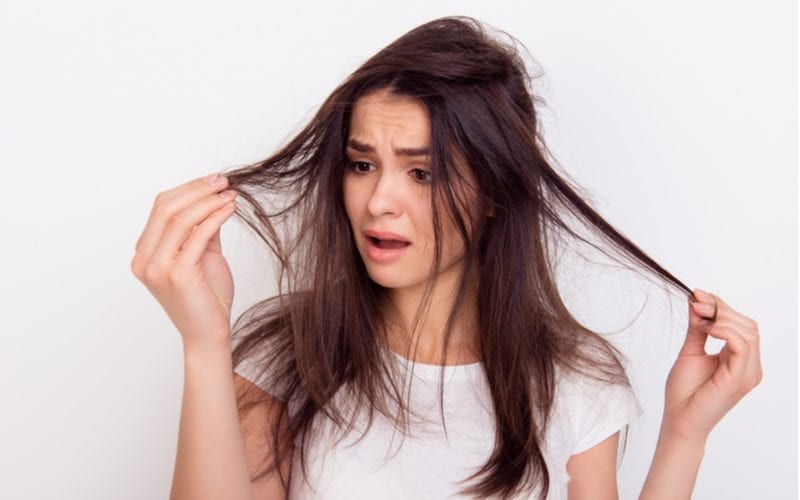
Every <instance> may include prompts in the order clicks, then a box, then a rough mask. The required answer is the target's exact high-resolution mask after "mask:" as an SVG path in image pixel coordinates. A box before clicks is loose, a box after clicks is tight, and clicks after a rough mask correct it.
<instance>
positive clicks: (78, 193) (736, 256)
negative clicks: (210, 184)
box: [0, 0, 797, 499]
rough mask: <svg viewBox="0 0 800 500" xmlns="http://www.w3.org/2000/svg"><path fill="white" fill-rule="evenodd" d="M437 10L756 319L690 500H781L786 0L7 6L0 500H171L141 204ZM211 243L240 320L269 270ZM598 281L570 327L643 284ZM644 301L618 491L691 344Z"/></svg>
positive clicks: (176, 382) (1, 129)
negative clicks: (499, 42)
mask: <svg viewBox="0 0 800 500" xmlns="http://www.w3.org/2000/svg"><path fill="white" fill-rule="evenodd" d="M450 14H467V15H473V16H475V17H478V18H479V19H482V20H484V21H487V22H489V23H491V24H492V25H494V26H496V27H498V28H501V29H503V30H505V31H507V32H509V33H511V34H512V35H514V36H516V37H517V38H519V39H520V40H521V41H522V42H523V43H524V44H525V45H526V46H527V47H528V49H529V50H530V51H531V53H532V54H533V56H534V58H535V59H536V60H537V61H538V62H539V63H540V64H541V65H542V68H543V70H544V72H545V76H544V77H543V78H542V79H540V82H539V85H540V89H541V92H542V94H543V96H544V97H545V99H547V101H548V108H547V109H543V110H542V119H543V120H544V122H545V130H546V132H547V138H548V141H549V144H550V146H551V147H552V149H553V150H554V152H555V155H556V157H557V158H558V159H559V160H560V162H561V163H562V164H563V165H564V168H565V169H567V170H568V171H570V172H571V173H572V174H573V175H574V176H575V177H576V178H577V179H578V180H579V181H580V182H581V183H582V184H583V185H584V186H586V187H587V189H589V190H590V191H591V192H593V193H594V195H595V198H594V202H595V204H596V206H597V207H598V208H599V209H600V211H601V213H603V214H605V215H606V216H607V217H608V219H609V220H610V221H611V222H612V223H614V224H616V225H617V226H618V227H619V228H620V229H621V230H622V231H623V232H624V233H625V234H627V235H628V236H630V237H631V238H632V239H633V240H634V241H635V242H637V243H638V244H639V245H640V246H641V247H642V248H643V249H645V251H647V252H648V253H649V254H650V255H651V256H653V257H654V258H656V260H658V261H659V262H660V263H661V264H663V265H664V266H665V267H666V268H667V269H669V270H670V271H671V272H673V273H674V274H675V275H676V276H678V277H679V278H680V279H682V280H683V281H684V282H686V283H687V284H688V285H689V286H690V287H699V288H703V289H706V290H709V291H711V292H713V293H716V294H718V295H720V296H721V297H722V298H723V299H725V300H726V301H727V302H728V303H729V304H730V305H731V306H733V307H734V308H736V309H738V310H740V311H741V312H743V313H744V314H745V315H747V316H750V317H752V318H754V319H756V320H757V321H758V323H759V327H760V331H761V334H762V338H763V340H762V350H763V362H764V373H765V378H764V381H763V382H762V384H761V385H760V386H759V387H758V388H757V389H756V390H755V391H754V392H752V393H751V394H749V395H748V396H746V397H745V398H744V399H743V400H742V402H741V403H740V405H739V406H737V407H736V408H735V409H734V410H733V411H732V412H731V413H730V414H729V415H728V416H727V417H726V418H725V420H723V422H722V423H721V424H720V425H719V426H718V427H717V428H716V429H715V431H714V433H713V434H712V435H711V437H710V440H709V443H708V446H707V451H706V455H705V460H704V462H703V465H702V467H701V470H700V474H699V478H698V480H697V486H696V490H695V495H694V498H697V499H718V498H725V499H752V498H770V499H788V498H796V495H797V485H796V484H797V483H796V481H797V448H796V443H797V399H796V397H797V385H796V384H797V373H796V366H797V363H796V362H797V357H796V356H797V339H796V333H797V285H796V277H797V260H796V250H797V225H796V215H797V201H796V194H797V146H796V140H797V120H796V117H797V114H796V111H797V100H796V98H797V90H796V84H797V58H796V55H797V52H796V50H797V45H796V26H797V12H796V6H795V3H794V2H791V1H764V2H743V1H735V2H731V1H705V2H698V1H687V0H681V1H670V2H640V1H633V0H628V1H610V0H607V1H604V2H593V1H583V2H579V1H555V0H553V1H531V2H510V1H495V2H492V3H491V6H490V3H489V2H477V1H472V2H464V1H461V2H431V1H413V0H409V1H405V2H401V3H388V2H387V3H379V2H325V3H323V2H320V3H319V4H309V5H303V4H302V3H295V4H291V6H290V4H289V3H282V4H273V3H268V2H242V1H229V2H225V3H222V2H219V3H218V4H211V3H208V2H188V1H186V2H162V1H159V2H154V1H144V2H125V3H122V2H117V3H116V4H115V3H113V2H100V1H95V2H89V1H85V0H84V1H73V2H55V1H50V2H36V1H25V2H22V1H17V2H10V1H9V0H6V1H4V2H2V3H0V68H1V69H0V72H1V73H2V74H1V75H0V165H2V172H3V177H4V183H5V188H4V189H3V195H2V196H1V197H0V223H2V225H1V227H2V230H3V238H2V245H1V246H0V252H2V257H1V258H0V273H1V274H0V294H1V296H0V298H2V300H1V301H0V307H2V311H1V312H2V313H3V314H2V318H3V323H2V328H1V331H2V348H0V384H2V387H0V393H2V411H0V497H3V498H9V499H17V498H25V499H28V498H35V499H45V498H47V499H50V498H70V499H73V498H74V499H109V498H114V499H143V498H166V497H167V495H168V491H169V485H170V481H171V476H172V466H173V461H174V453H175V445H176V439H177V430H178V417H179V412H180V397H181V388H182V377H183V366H182V350H181V343H180V338H179V335H178V333H177V332H176V331H175V329H174V328H173V326H172V324H171V323H170V322H169V319H168V318H167V316H166V314H165V313H164V312H163V310H161V309H160V307H159V306H158V303H157V302H156V301H155V300H154V299H153V298H152V296H150V295H149V294H148V292H147V290H146V289H145V288H144V287H143V286H142V285H141V284H140V283H139V282H138V281H137V280H136V279H135V278H134V276H133V275H132V274H131V272H130V269H129V265H130V260H131V258H132V256H133V248H134V244H135V241H136V239H137V238H138V236H139V233H140V231H141V229H142V228H143V225H144V222H145V220H146V217H147V215H148V212H149V210H150V207H151V204H152V202H153V199H154V197H155V195H156V194H157V193H158V192H159V191H163V190H166V189H168V188H171V187H173V186H175V185H177V184H180V183H183V182H186V181H188V180H190V179H192V178H195V177H199V176H201V175H205V174H208V173H211V172H215V171H219V170H222V169H225V168H229V167H232V166H234V165H237V164H243V163H245V162H249V161H254V160H256V159H259V158H263V157H265V156H267V155H268V154H270V153H271V152H272V151H273V150H274V149H275V148H276V147H277V146H278V145H279V144H280V143H282V142H283V141H284V140H286V139H287V138H288V137H290V134H291V133H292V132H294V131H297V130H298V128H299V126H300V125H301V124H302V123H304V122H305V120H307V119H308V118H309V117H310V115H311V113H312V111H313V110H314V109H316V107H317V106H318V105H319V104H320V103H321V102H322V100H323V99H324V98H325V96H326V95H327V94H328V93H329V92H330V91H331V90H332V89H333V88H334V86H335V85H336V84H337V83H338V82H339V81H341V80H342V79H343V78H344V77H345V76H346V75H347V74H349V73H350V72H351V71H352V70H354V69H355V68H356V66H357V65H358V64H359V63H360V62H361V61H363V60H364V59H365V58H366V57H368V56H369V55H371V54H372V53H374V52H375V51H377V50H378V49H379V48H381V47H383V46H384V45H386V44H387V43H389V42H391V41H392V40H393V39H395V38H396V37H398V36H400V35H401V34H403V33H404V32H406V31H407V30H408V29H410V28H412V27H414V26H416V25H418V24H421V23H423V22H425V21H428V20H431V19H433V18H435V17H439V16H442V15H450ZM223 240H224V245H225V251H226V255H227V256H228V258H229V260H230V262H231V266H232V268H233V270H234V273H235V280H236V285H237V295H236V304H235V305H236V308H237V311H240V310H241V309H242V308H243V307H244V306H245V305H248V304H250V303H252V302H253V301H254V300H256V299H258V298H259V297H261V296H262V295H263V294H264V293H266V290H268V288H269V280H270V276H269V272H268V271H266V269H268V267H269V266H266V264H265V263H264V262H263V261H261V260H259V257H258V256H257V255H256V253H255V251H254V248H253V245H252V244H251V243H248V240H247V239H246V238H245V237H244V236H243V234H242V231H241V228H239V227H237V226H236V225H235V224H227V225H226V226H225V229H224V230H223ZM608 272H609V270H607V271H606V274H605V275H597V276H600V277H602V278H603V279H606V278H607V276H608ZM584 276H591V275H589V274H587V275H584ZM592 286H597V287H598V288H592V287H589V288H587V289H586V293H585V294H584V296H583V297H576V296H573V297H572V298H573V299H580V300H575V305H576V313H577V314H585V315H586V318H587V322H589V323H591V324H592V325H593V326H595V325H596V326H597V327H598V328H605V329H606V330H611V329H620V328H623V327H624V326H626V325H627V324H628V323H629V322H630V321H631V320H633V316H634V314H635V313H636V311H638V308H639V306H641V304H642V301H643V299H642V297H641V296H640V295H637V293H638V292H637V291H635V290H634V291H633V293H629V292H630V291H631V290H633V288H630V287H629V288H627V290H628V291H626V292H623V291H621V290H609V289H608V288H607V286H606V285H603V288H602V289H601V288H599V287H600V285H598V284H595V285H592ZM599 292H602V293H599ZM648 294H649V299H648V302H647V306H646V308H645V310H644V313H643V314H642V315H641V316H640V317H639V318H638V319H637V320H636V321H635V322H633V324H632V325H631V326H630V328H628V330H626V331H625V332H623V333H622V334H620V336H618V337H614V338H616V339H617V340H618V341H619V344H620V345H621V347H622V348H623V349H625V350H626V352H628V353H629V354H630V356H631V358H632V363H633V364H632V366H631V372H632V375H633V376H634V378H635V381H636V386H637V390H638V391H639V394H640V398H641V400H642V404H643V406H644V408H645V412H646V413H645V415H644V417H642V419H640V421H639V422H638V423H637V425H636V426H635V428H634V434H633V436H632V441H631V442H630V443H629V447H628V451H627V454H626V456H625V460H624V462H623V466H622V469H621V471H620V491H621V498H624V499H625V498H635V497H636V495H637V492H638V488H639V487H640V486H641V484H642V482H643V480H644V477H645V475H646V472H647V468H648V466H649V462H650V458H651V456H652V451H653V448H654V444H655V440H656V437H657V431H658V425H659V423H660V411H661V404H662V402H661V397H662V391H663V383H664V380H665V377H666V373H667V371H668V369H669V366H670V365H671V363H672V360H673V358H674V355H675V353H676V352H677V349H678V348H679V346H680V342H681V339H682V335H683V333H684V332H685V326H686V325H685V319H686V311H685V303H684V302H683V301H682V300H685V299H681V298H677V299H675V300H674V301H673V308H674V311H672V312H670V309H669V305H668V304H667V303H666V302H665V296H664V294H663V293H662V294H661V295H659V292H658V289H655V291H653V290H649V291H648ZM619 297H627V299H626V300H618V299H619ZM717 348H718V346H717Z"/></svg>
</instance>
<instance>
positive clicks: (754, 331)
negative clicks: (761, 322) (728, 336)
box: [691, 290, 758, 341]
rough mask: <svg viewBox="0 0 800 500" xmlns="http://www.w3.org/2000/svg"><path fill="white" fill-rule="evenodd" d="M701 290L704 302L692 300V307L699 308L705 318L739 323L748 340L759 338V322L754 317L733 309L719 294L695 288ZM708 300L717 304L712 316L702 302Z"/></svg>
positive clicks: (698, 310)
mask: <svg viewBox="0 0 800 500" xmlns="http://www.w3.org/2000/svg"><path fill="white" fill-rule="evenodd" d="M695 291H696V292H699V294H698V295H701V296H702V295H705V296H704V297H703V300H704V302H702V303H700V302H692V304H693V305H692V306H691V307H692V308H694V309H695V310H697V312H698V314H700V315H701V316H704V317H705V318H707V319H709V320H710V321H711V322H714V323H720V322H731V323H734V324H736V325H737V328H738V329H739V333H740V334H741V335H744V336H745V337H746V338H747V339H748V341H757V340H758V324H757V323H756V322H755V321H754V320H753V319H752V318H749V317H747V316H745V315H744V314H742V313H740V312H739V311H737V310H735V309H733V308H732V307H731V306H730V305H728V303H727V302H725V301H724V300H722V298H720V297H719V296H717V295H715V294H713V293H708V292H704V291H702V290H695ZM706 301H709V302H710V301H713V302H714V304H715V307H716V309H715V312H714V314H712V315H711V316H710V317H709V315H708V314H707V311H708V310H707V309H704V307H703V305H702V304H705V303H707V302H706Z"/></svg>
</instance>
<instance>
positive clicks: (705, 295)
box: [694, 288, 714, 301]
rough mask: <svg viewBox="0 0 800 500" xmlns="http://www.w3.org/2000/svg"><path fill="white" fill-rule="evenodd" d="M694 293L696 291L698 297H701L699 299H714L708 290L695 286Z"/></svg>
mask: <svg viewBox="0 0 800 500" xmlns="http://www.w3.org/2000/svg"><path fill="white" fill-rule="evenodd" d="M694 293H695V295H697V298H699V299H703V300H706V301H712V300H714V299H712V298H711V295H709V294H708V292H704V291H703V290H700V289H699V288H695V290H694Z"/></svg>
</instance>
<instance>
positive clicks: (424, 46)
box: [132, 18, 761, 499]
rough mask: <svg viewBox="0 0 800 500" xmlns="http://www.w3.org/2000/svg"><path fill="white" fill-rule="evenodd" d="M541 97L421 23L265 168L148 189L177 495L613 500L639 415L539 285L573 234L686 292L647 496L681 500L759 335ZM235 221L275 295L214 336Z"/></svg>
mask: <svg viewBox="0 0 800 500" xmlns="http://www.w3.org/2000/svg"><path fill="white" fill-rule="evenodd" d="M534 99H535V98H534V97H532V95H531V91H530V81H529V76H528V73H527V71H526V69H525V65H524V63H523V62H522V60H521V57H520V56H519V54H518V53H517V51H516V49H515V48H514V47H513V46H512V45H508V44H504V43H502V42H500V41H498V40H497V39H495V38H493V37H492V36H490V35H489V34H487V32H486V30H485V29H484V28H483V27H482V26H481V24H480V23H478V22H477V21H475V20H472V19H469V18H443V19H438V20H435V21H432V22H430V23H427V24H425V25H422V26H420V27H418V28H416V29H414V30H412V31H410V32H409V33H407V34H406V35H404V36H402V37H400V38H399V39H398V40H396V41H395V42H393V43H391V44H390V45H389V46H387V47H386V48H384V49H383V50H381V51H380V52H378V53H377V54H376V55H375V56H373V57H372V58H371V59H369V60H368V61H367V62H365V63H364V64H363V65H362V66H361V67H360V68H359V69H357V70H356V71H355V72H354V73H353V74H352V75H351V76H350V77H349V78H347V79H346V80H345V81H344V82H343V83H342V84H341V85H340V86H339V87H338V88H337V89H336V90H335V91H334V92H333V93H332V95H331V96H330V97H329V98H328V99H327V100H326V101H325V103H324V104H323V105H322V107H321V108H320V110H319V111H318V113H317V114H316V116H315V117H314V118H313V120H312V121H311V123H310V124H309V125H308V126H307V127H306V128H305V129H304V130H302V131H301V132H300V133H299V134H298V135H297V136H296V137H295V138H294V139H292V140H291V141H290V142H289V143H288V144H287V145H286V146H285V147H284V148H283V149H281V150H280V151H278V152H277V153H276V154H275V155H273V156H272V157H270V158H268V159H266V160H264V161H261V162H258V163H256V164H253V165H249V166H246V167H243V168H240V169H237V170H234V171H232V172H229V173H228V174H227V175H226V176H218V175H214V174H212V175H210V176H208V177H206V178H203V179H197V180H194V181H191V182H189V183H187V184H184V185H182V186H178V187H176V188H174V189H172V190H169V191H166V192H164V193H161V194H160V195H159V196H158V197H157V198H156V202H155V205H154V207H153V210H152V213H151V215H150V218H149V220H148V222H147V225H146V227H145V229H144V231H143V233H142V236H141V238H140V239H139V242H138V243H137V251H136V256H135V257H134V260H133V262H132V269H133V272H134V274H135V275H136V276H137V277H138V278H139V279H140V280H142V281H143V282H144V283H145V284H146V285H147V286H148V288H149V289H150V291H151V292H152V293H153V294H154V295H155V296H156V297H157V298H158V300H159V301H160V303H161V304H162V306H163V307H164V309H165V310H166V311H167V313H168V314H169V316H170V318H171V319H172V321H173V322H174V323H175V325H176V327H177V328H178V330H179V332H180V333H181V336H182V338H183V343H184V353H185V368H186V371H185V386H184V400H183V409H182V414H181V423H180V434H179V443H178V452H177V459H176V464H175V475H174V480H173V487H172V497H173V498H252V497H256V498H283V497H285V496H287V495H288V496H289V497H291V498H409V497H425V498H445V497H449V496H453V495H457V494H459V493H461V494H464V495H470V496H484V497H503V498H509V497H511V498H566V497H568V498H570V499H581V498H592V499H598V498H616V496H617V486H616V466H617V460H618V445H619V443H620V439H621V436H620V434H621V432H623V431H624V430H625V428H626V426H627V424H628V423H629V422H630V421H631V420H632V419H634V418H635V417H636V416H638V414H639V413H640V409H639V406H638V404H637V402H636V399H635V397H634V396H633V393H632V391H631V390H630V386H629V383H628V380H627V377H626V375H625V370H624V367H623V364H622V357H621V355H620V353H619V352H618V351H617V350H616V349H614V347H613V346H612V345H611V344H610V343H608V342H607V341H606V340H604V339H603V338H602V337H600V336H599V335H597V334H595V333H594V332H592V331H590V330H589V329H588V328H586V327H584V326H582V325H581V324H580V323H579V322H578V321H577V320H576V319H575V318H573V316H572V315H571V314H570V312H569V311H568V310H567V308H566V307H565V305H564V304H563V302H562V301H561V298H560V295H559V293H558V289H557V287H556V285H555V280H554V277H553V276H554V271H553V269H554V265H555V264H554V263H555V261H556V259H557V250H558V245H559V244H560V243H562V242H564V241H566V240H567V238H569V237H573V240H574V241H576V242H582V243H588V244H591V245H593V246H596V247H597V248H599V247H598V246H597V245H596V244H594V243H592V242H591V241H589V239H587V238H586V237H584V236H581V235H580V234H579V232H578V231H577V230H576V229H575V226H574V225H575V224H576V223H577V224H582V225H583V227H585V228H588V229H590V230H592V231H593V232H594V233H595V234H597V235H599V236H601V237H602V242H604V243H606V244H607V245H608V246H609V248H610V249H611V250H613V251H615V252H617V255H618V256H620V257H622V258H623V259H627V262H628V263H630V264H633V265H637V266H639V267H641V268H643V269H644V270H646V271H647V272H650V273H652V274H653V275H655V276H658V277H659V278H660V279H663V280H665V281H667V282H669V283H670V284H672V285H673V286H675V287H677V288H680V289H681V290H683V291H684V292H686V293H688V294H689V300H688V302H689V326H688V330H687V336H686V340H685V343H684V345H683V348H682V350H681V352H680V355H679V357H678V360H677V361H676V363H675V365H674V367H673V370H672V371H671V373H670V375H669V377H668V380H667V388H666V401H665V410H664V415H663V421H662V427H661V434H660V437H659V441H658V445H657V448H656V452H655V455H654V458H653V462H652V465H651V468H650V472H649V474H648V477H647V479H646V481H645V484H644V485H643V488H642V494H641V498H689V497H690V495H691V491H692V488H693V485H694V481H695V478H696V474H697V470H698V467H699V464H700V461H701V459H702V455H703V449H704V444H705V440H706V438H707V437H708V435H709V433H710V431H711V429H712V428H713V427H714V425H716V423H717V422H718V421H719V420H720V419H721V418H722V416H723V415H724V414H725V413H727V411H728V410H729V409H730V408H731V407H732V406H733V405H734V404H735V403H736V402H737V401H738V400H739V399H741V397H742V396H743V395H744V394H745V393H747V392H748V391H749V390H751V389H752V388H753V387H754V386H755V385H757V384H758V382H759V381H760V379H761V367H760V357H759V350H758V329H757V325H756V323H755V322H754V321H753V320H751V319H749V318H747V317H746V316H744V315H742V314H741V313H739V312H737V311H735V310H733V309H732V308H731V307H729V306H728V305H727V304H726V303H725V302H724V301H723V300H722V299H720V298H719V297H717V296H715V295H712V294H708V293H704V292H702V291H701V290H697V289H696V290H694V292H693V291H692V290H691V289H689V288H688V287H687V286H686V285H684V284H683V283H682V282H680V281H679V280H678V279H677V278H675V277H674V276H672V275H671V274H670V273H668V272H667V271H666V270H664V269H663V268H662V267H660V266H659V265H658V264H657V263H656V262H655V261H653V260H652V259H651V258H650V257H648V256H647V255H646V254H645V253H644V252H642V251H641V250H640V249H639V248H638V247H636V246H635V245H634V244H633V243H632V242H630V241H629V240H628V239H626V238H625V237H624V236H623V235H621V234H620V233H619V232H618V231H617V230H615V229H614V228H613V227H612V226H611V225H609V224H608V223H607V222H606V221H605V220H604V219H603V218H602V217H601V216H600V215H599V214H597V213H596V212H595V211H594V210H593V209H592V208H591V207H590V206H589V205H588V204H587V203H586V202H585V201H584V200H583V199H582V197H581V196H579V194H578V188H577V187H575V186H574V185H572V183H570V182H568V181H567V180H566V179H565V176H564V175H563V174H562V175H559V174H558V173H557V172H556V171H555V170H554V169H553V168H552V167H551V165H550V164H549V163H548V161H547V160H546V157H545V154H544V152H545V151H546V148H545V147H544V145H543V142H542V140H541V136H540V132H539V130H538V128H537V115H536V111H535V108H534V106H533V103H534ZM236 199H238V205H237V201H235V200H236ZM237 206H238V207H239V210H238V211H237V212H235V211H236V210H237ZM233 213H237V214H238V215H239V216H240V217H241V218H242V219H243V220H244V221H245V222H247V223H248V225H249V226H250V227H251V228H252V229H253V230H254V231H255V232H256V233H257V234H258V235H259V236H260V237H261V238H262V239H263V241H264V242H265V243H266V244H267V245H268V247H269V248H270V249H271V250H272V251H273V252H274V254H275V255H276V256H277V257H278V261H279V263H280V266H279V269H278V271H279V280H278V281H279V290H280V293H279V294H278V295H277V296H276V297H273V298H271V299H268V300H265V301H263V302H261V303H259V304H256V305H255V306H254V307H252V308H250V309H249V310H248V311H246V312H245V314H243V315H242V317H241V318H239V319H238V320H237V321H236V322H235V324H234V326H233V328H231V327H230V320H231V318H230V308H231V303H232V299H233V283H232V280H231V275H230V271H229V269H228V266H227V264H226V262H225V260H224V258H223V257H222V254H221V246H220V238H219V228H220V227H221V225H222V224H223V223H224V222H225V221H226V220H227V219H228V218H229V217H230V216H231V215H232V214H233ZM604 251H606V252H607V254H608V255H611V254H610V253H608V251H607V250H604ZM232 332H233V333H232ZM709 335H711V336H712V337H715V338H719V339H722V340H724V341H725V346H724V348H723V349H722V351H721V352H720V353H718V354H713V355H709V354H706V353H705V350H704V346H705V341H706V338H707V336H709ZM232 338H235V339H236V340H237V342H236V343H235V344H236V345H235V347H234V349H233V352H232V353H231V340H232ZM234 367H235V368H236V373H235V374H234V375H233V377H231V375H232V373H231V372H232V370H233V369H234ZM397 431H399V433H398V432H397ZM398 434H399V435H398ZM290 473H291V476H290Z"/></svg>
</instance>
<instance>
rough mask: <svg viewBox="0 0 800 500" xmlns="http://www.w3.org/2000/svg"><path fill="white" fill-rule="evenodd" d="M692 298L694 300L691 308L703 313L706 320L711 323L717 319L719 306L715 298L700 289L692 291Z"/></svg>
mask: <svg viewBox="0 0 800 500" xmlns="http://www.w3.org/2000/svg"><path fill="white" fill-rule="evenodd" d="M692 298H694V300H693V301H692V300H691V298H690V301H691V303H692V306H691V307H693V308H695V310H697V311H698V312H699V313H701V314H702V315H703V317H704V318H706V319H708V320H710V321H714V320H715V319H717V313H718V310H719V304H717V302H716V300H714V297H713V296H712V295H711V294H710V293H708V292H706V291H703V290H701V289H699V288H695V289H694V290H693V291H692Z"/></svg>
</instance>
